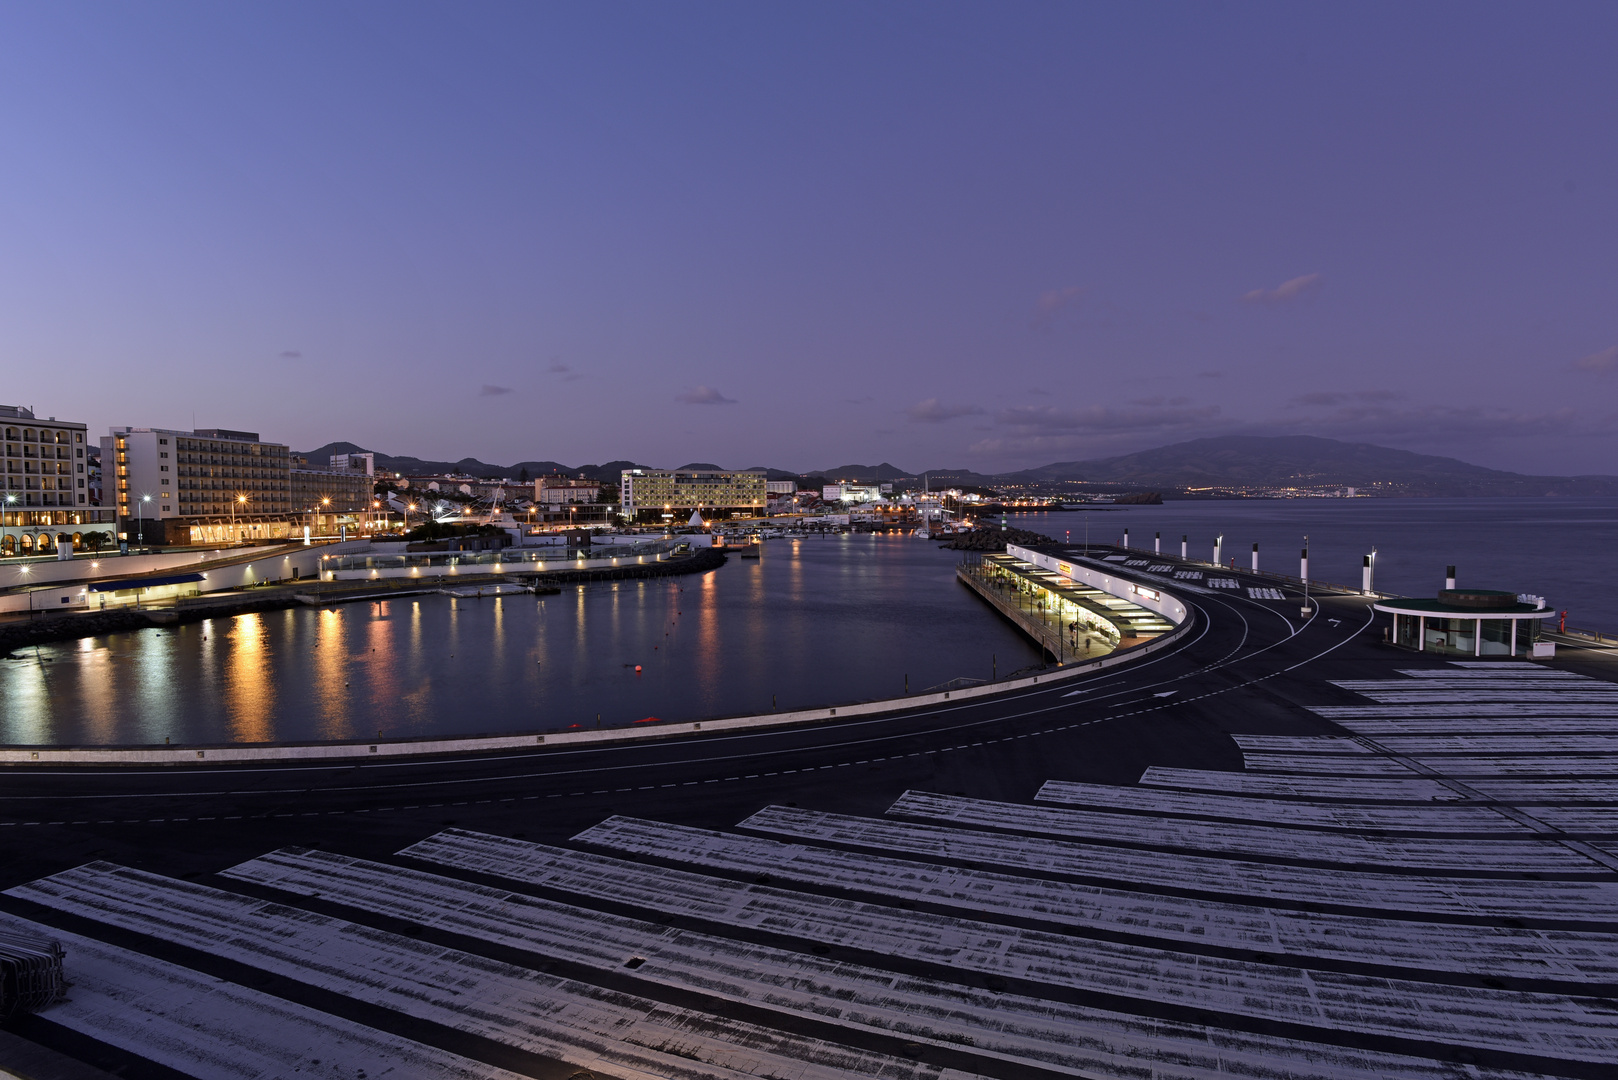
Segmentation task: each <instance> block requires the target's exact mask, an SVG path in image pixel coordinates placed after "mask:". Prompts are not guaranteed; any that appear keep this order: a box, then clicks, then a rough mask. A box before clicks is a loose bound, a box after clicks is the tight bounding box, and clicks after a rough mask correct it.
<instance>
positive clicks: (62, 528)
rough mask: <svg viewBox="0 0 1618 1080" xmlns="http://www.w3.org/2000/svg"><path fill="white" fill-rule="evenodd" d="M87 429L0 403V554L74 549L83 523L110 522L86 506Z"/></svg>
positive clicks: (80, 535) (79, 540)
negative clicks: (66, 544) (66, 545)
mask: <svg viewBox="0 0 1618 1080" xmlns="http://www.w3.org/2000/svg"><path fill="white" fill-rule="evenodd" d="M86 430H87V428H86V426H85V425H84V424H79V423H75V422H73V421H70V420H58V419H56V418H55V417H54V416H52V417H48V418H46V419H44V420H40V419H38V418H37V417H35V416H34V411H33V410H32V409H29V408H26V407H24V406H21V405H0V435H3V436H4V438H3V439H0V525H3V526H4V527H3V529H0V555H7V556H10V555H33V554H38V553H47V554H54V553H55V551H56V545H57V543H58V542H59V541H62V540H68V541H70V542H72V544H73V546H74V547H75V548H78V547H80V546H81V545H82V543H83V532H84V530H83V529H82V528H80V526H83V525H87V524H101V523H106V524H110V520H108V518H107V517H104V516H103V515H102V514H101V513H100V512H99V511H97V510H94V509H92V508H91V504H90V473H89V457H88V456H87V454H86V453H85V451H86V448H87V442H86V434H85V433H86Z"/></svg>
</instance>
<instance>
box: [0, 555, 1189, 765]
mask: <svg viewBox="0 0 1618 1080" xmlns="http://www.w3.org/2000/svg"><path fill="white" fill-rule="evenodd" d="M1008 550H1009V549H1008ZM1022 550H1023V549H1018V551H1019V552H1021V551H1022ZM1028 554H1030V555H1033V554H1037V553H1034V552H1030V553H1028ZM1018 557H1019V558H1023V557H1025V556H1023V555H1022V554H1019V555H1018ZM1041 558H1046V557H1045V556H1042V557H1041ZM1029 561H1032V560H1029ZM1054 568H1055V567H1054V566H1053V567H1052V569H1054ZM1073 570H1074V571H1085V572H1086V574H1087V576H1086V578H1085V579H1084V580H1085V581H1086V584H1089V585H1091V586H1092V587H1094V588H1098V589H1101V590H1102V591H1104V592H1107V593H1110V594H1111V595H1113V596H1119V597H1125V598H1127V599H1129V600H1131V601H1133V602H1135V603H1141V602H1142V598H1141V597H1140V596H1139V595H1138V594H1137V592H1136V591H1135V590H1136V588H1137V583H1136V582H1133V581H1130V580H1129V579H1127V578H1125V577H1123V576H1122V575H1120V574H1116V573H1111V572H1106V573H1103V572H1100V571H1088V570H1087V568H1085V567H1082V566H1075V567H1073ZM1064 572H1065V571H1064ZM1089 575H1093V579H1092V578H1091V577H1090V576H1089ZM1103 582H1104V584H1103ZM1139 588H1147V586H1144V585H1141V586H1139ZM1151 591H1152V592H1154V593H1158V594H1160V596H1161V599H1162V603H1163V609H1162V610H1161V612H1160V613H1161V614H1163V616H1164V617H1165V618H1167V619H1168V620H1169V621H1171V622H1174V623H1175V624H1176V625H1175V628H1174V629H1173V630H1172V631H1170V632H1169V633H1167V634H1164V635H1162V636H1161V637H1158V638H1155V639H1153V640H1152V641H1149V642H1147V643H1146V644H1144V645H1137V646H1135V647H1134V648H1130V649H1125V650H1123V651H1122V652H1115V653H1111V654H1109V655H1107V656H1103V657H1101V658H1099V659H1096V660H1086V661H1083V662H1080V663H1073V664H1068V665H1066V666H1064V667H1061V668H1059V669H1058V670H1056V671H1053V672H1047V673H1045V674H1041V675H1033V676H1030V677H1028V678H1025V679H1014V680H1008V681H1006V682H998V683H987V684H985V685H983V686H970V687H964V688H962V689H959V690H946V691H944V692H942V693H937V694H916V695H913V696H911V697H900V698H883V699H881V700H877V701H863V702H860V703H858V704H855V705H839V706H837V707H835V708H826V709H800V710H798V711H796V712H786V713H763V714H759V715H753V716H731V717H724V718H720V719H716V720H698V721H694V722H691V723H672V724H658V725H655V726H647V727H639V728H636V727H631V728H608V729H605V730H592V731H548V732H545V733H543V734H538V733H529V734H526V735H474V736H469V737H466V738H459V739H395V740H378V741H375V742H352V743H351V742H341V743H289V744H271V745H258V746H233V745H228V744H227V745H220V746H206V747H196V746H159V747H129V748H118V747H109V748H106V749H95V748H82V747H64V748H62V749H49V748H41V749H18V748H13V747H7V748H4V749H0V765H40V766H46V765H220V764H227V765H229V764H274V763H282V762H300V763H302V762H324V761H350V762H352V761H357V760H360V759H363V760H368V761H376V760H380V759H383V758H415V757H430V756H435V755H444V754H469V753H470V754H482V753H495V752H499V751H506V750H532V749H534V748H535V747H539V746H543V747H546V748H547V749H549V748H553V747H558V746H560V747H574V748H580V747H596V746H606V745H611V744H614V743H632V742H644V741H649V740H653V739H667V738H671V737H674V736H680V735H691V734H695V733H702V734H709V733H712V732H716V731H717V732H737V731H754V730H759V729H763V728H776V727H788V726H792V725H796V724H815V723H825V722H828V721H833V720H847V719H849V718H851V717H865V716H880V715H882V714H884V713H891V712H908V711H910V710H914V709H920V708H926V707H928V706H936V705H943V704H945V703H955V702H960V701H972V700H975V699H978V698H986V697H992V696H994V695H996V694H1004V693H1009V692H1013V691H1017V690H1025V689H1028V688H1030V687H1034V686H1038V685H1040V684H1041V683H1044V684H1046V685H1049V684H1050V683H1053V682H1059V681H1066V680H1069V679H1073V678H1076V677H1078V676H1080V675H1090V674H1094V673H1095V672H1098V671H1103V670H1105V669H1107V668H1111V667H1118V666H1120V665H1122V664H1127V663H1130V662H1132V661H1134V660H1138V659H1141V658H1143V657H1146V656H1149V655H1151V654H1153V653H1157V652H1162V651H1163V650H1165V649H1167V648H1169V647H1170V646H1171V645H1174V644H1175V643H1176V642H1178V641H1179V640H1180V639H1181V638H1182V637H1184V636H1185V634H1186V633H1187V632H1188V631H1189V630H1190V629H1191V625H1192V621H1191V619H1190V618H1188V617H1187V616H1188V611H1187V608H1186V605H1185V604H1184V603H1183V602H1181V601H1180V600H1179V598H1178V597H1174V596H1173V595H1172V594H1170V593H1168V592H1166V591H1163V590H1161V589H1152V590H1151ZM1176 612H1177V614H1176Z"/></svg>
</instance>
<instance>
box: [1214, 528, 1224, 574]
mask: <svg viewBox="0 0 1618 1080" xmlns="http://www.w3.org/2000/svg"><path fill="white" fill-rule="evenodd" d="M1213 561H1214V565H1215V566H1223V565H1224V564H1225V534H1224V533H1220V534H1219V535H1218V536H1216V537H1214V557H1213Z"/></svg>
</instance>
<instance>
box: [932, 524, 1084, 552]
mask: <svg viewBox="0 0 1618 1080" xmlns="http://www.w3.org/2000/svg"><path fill="white" fill-rule="evenodd" d="M1054 543H1056V541H1055V540H1052V539H1051V538H1050V537H1048V536H1046V535H1045V534H1044V533H1037V532H1029V531H1028V530H1027V529H1001V528H999V527H997V526H990V527H987V528H981V529H973V530H972V531H971V532H968V533H959V534H957V535H955V536H952V537H950V539H949V541H948V542H947V543H944V544H941V545H939V546H940V547H944V548H947V549H949V550H951V551H991V552H992V551H1004V550H1006V545H1007V544H1019V545H1021V546H1024V547H1027V546H1028V545H1030V544H1054Z"/></svg>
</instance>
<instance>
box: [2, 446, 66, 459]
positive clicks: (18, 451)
mask: <svg viewBox="0 0 1618 1080" xmlns="http://www.w3.org/2000/svg"><path fill="white" fill-rule="evenodd" d="M72 456H73V455H72V454H71V453H70V452H69V451H68V448H67V447H65V446H59V447H57V448H56V453H54V454H53V453H51V448H50V447H48V446H42V447H33V446H19V445H18V444H16V443H10V444H8V445H7V446H6V457H14V458H41V457H47V458H70V457H72Z"/></svg>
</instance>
